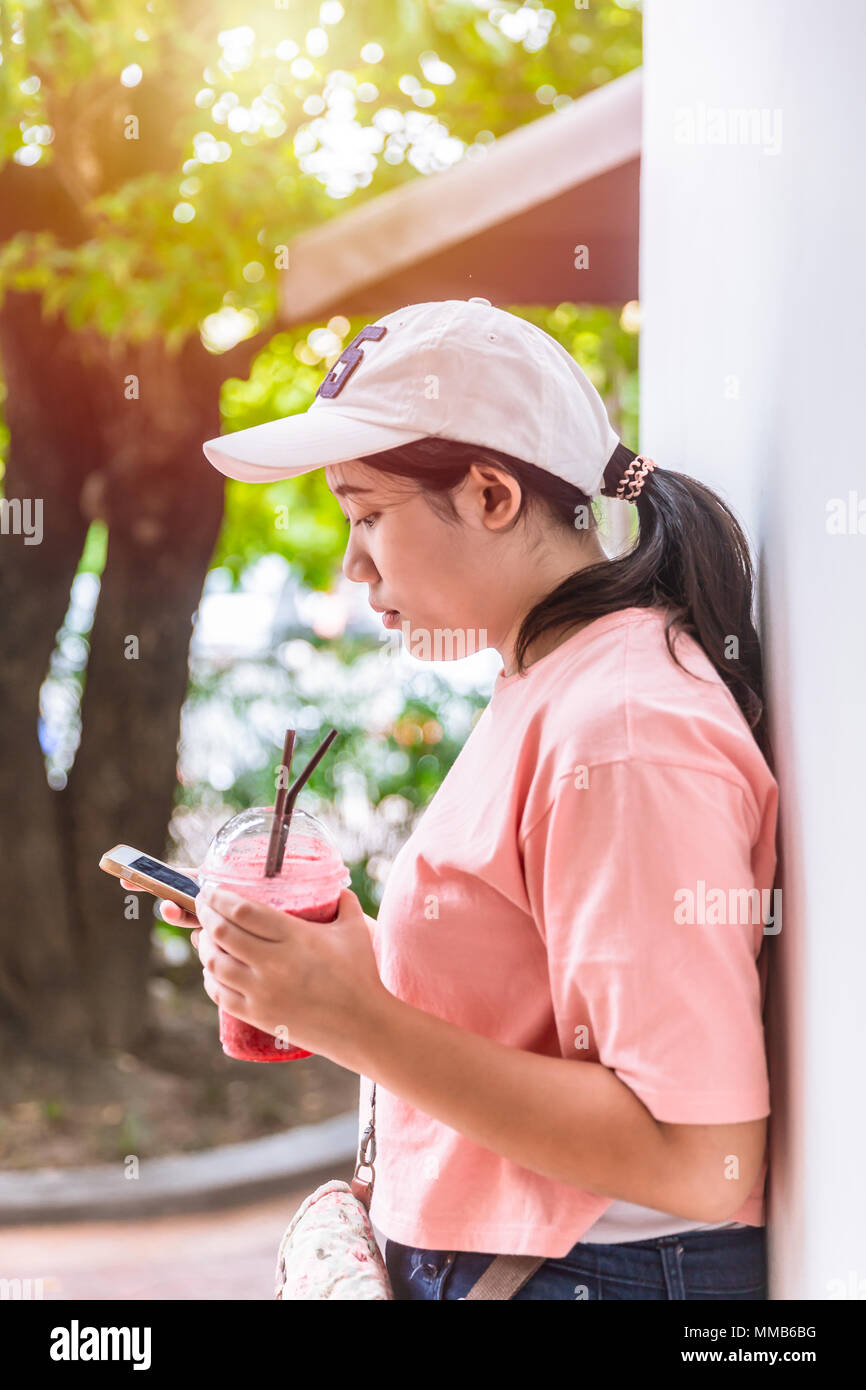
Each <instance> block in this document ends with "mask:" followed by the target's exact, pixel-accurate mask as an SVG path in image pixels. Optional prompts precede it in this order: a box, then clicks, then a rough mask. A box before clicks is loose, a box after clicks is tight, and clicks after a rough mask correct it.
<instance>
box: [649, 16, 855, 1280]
mask: <svg viewBox="0 0 866 1390" xmlns="http://www.w3.org/2000/svg"><path fill="white" fill-rule="evenodd" d="M645 19H646V22H645V30H644V33H645V55H644V76H645V87H644V152H643V166H642V189H641V296H640V297H641V309H642V330H641V333H642V337H641V448H642V449H643V450H645V451H646V452H647V453H649V454H651V455H652V456H653V457H654V458H655V459H656V462H657V463H658V464H659V465H660V466H661V467H665V466H667V467H668V468H674V469H678V470H680V471H682V472H684V473H689V474H692V475H693V476H695V477H697V478H700V479H701V481H703V482H705V483H706V484H708V485H709V486H710V487H712V488H714V489H715V490H716V491H718V492H719V493H720V494H721V496H722V497H723V498H724V499H725V501H726V502H728V503H729V505H731V506H732V507H733V509H734V510H735V512H736V513H737V514H738V516H739V517H740V519H741V521H742V522H743V523H744V524H745V526H746V529H747V531H748V532H749V535H750V538H751V541H752V544H753V550H754V552H755V555H756V558H757V561H758V566H759V604H760V607H759V628H760V632H761V637H762V641H763V646H764V659H765V666H766V671H767V677H768V681H769V692H770V707H771V722H772V736H773V741H774V744H775V747H776V755H777V760H778V765H777V769H776V772H777V776H778V778H779V782H780V787H781V798H782V814H781V834H780V845H781V864H782V878H781V886H782V897H783V925H782V930H781V933H780V934H779V936H777V937H770V936H768V937H766V938H765V947H769V949H770V951H771V955H772V961H771V979H770V986H769V988H770V992H771V997H770V1005H769V1012H768V1040H769V1047H770V1063H771V1084H772V1104H773V1115H772V1117H771V1151H770V1171H771V1176H770V1201H769V1213H768V1215H769V1227H770V1296H771V1298H774V1299H786V1298H795V1297H803V1298H809V1299H829V1298H839V1297H848V1298H852V1297H859V1298H861V1299H862V1298H866V1106H864V1094H866V1077H864V1068H866V792H864V789H866V617H864V597H866V445H864V437H863V435H864V430H863V401H864V395H866V322H864V317H866V308H864V306H866V252H864V240H866V238H864V225H866V191H864V179H863V139H864V130H866V82H864V79H863V74H862V63H863V51H864V39H866V6H864V5H863V4H862V0H825V3H824V4H823V5H821V6H819V7H815V6H813V5H807V4H805V3H803V0H797V2H796V3H791V0H725V3H724V4H720V3H719V0H647V4H646V16H645ZM858 524H859V530H858ZM707 1084H711V1078H707Z"/></svg>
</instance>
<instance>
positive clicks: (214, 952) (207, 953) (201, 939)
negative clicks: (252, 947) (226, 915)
mask: <svg viewBox="0 0 866 1390" xmlns="http://www.w3.org/2000/svg"><path fill="white" fill-rule="evenodd" d="M196 949H197V950H198V955H199V960H200V961H201V963H202V965H210V962H211V961H212V960H216V958H217V957H218V956H226V957H227V958H228V959H229V960H234V959H237V957H233V956H232V954H231V952H230V951H226V950H225V949H224V948H223V947H222V946H219V945H218V944H217V942H216V941H214V940H213V939H212V938H211V937H210V936H208V934H207V932H206V931H204V930H203V929H202V928H201V927H199V930H198V946H197V948H196ZM239 963H240V962H239ZM245 968H248V967H245Z"/></svg>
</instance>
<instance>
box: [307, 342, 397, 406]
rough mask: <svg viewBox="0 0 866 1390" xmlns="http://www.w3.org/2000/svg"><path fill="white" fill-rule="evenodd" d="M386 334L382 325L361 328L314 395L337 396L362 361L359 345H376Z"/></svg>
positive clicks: (362, 356) (362, 355)
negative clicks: (372, 343) (369, 343)
mask: <svg viewBox="0 0 866 1390" xmlns="http://www.w3.org/2000/svg"><path fill="white" fill-rule="evenodd" d="M387 332H388V329H387V328H386V326H385V324H384V323H368V324H367V326H366V328H362V329H361V331H360V333H356V334H355V336H354V338H353V339H352V341H351V343H347V344H346V346H345V347H344V348H343V351H342V352H341V353H340V356H339V357H338V358H337V360H336V362H335V363H334V365H333V367H332V368H331V370H330V371H329V372H328V375H327V376H326V377H325V379H324V381H323V382H322V384H321V385H320V387H319V389H318V391H317V392H316V395H317V396H327V397H328V398H330V397H331V396H338V395H339V394H340V392H341V391H342V389H343V387H344V386H345V384H346V382H347V381H348V380H349V377H350V376H351V375H352V373H353V372H354V370H355V368H356V367H357V365H358V363H359V362H363V360H364V354H363V352H362V351H361V348H360V346H359V344H361V343H363V342H374V343H378V341H379V339H380V338H384V336H385V334H386V333H387Z"/></svg>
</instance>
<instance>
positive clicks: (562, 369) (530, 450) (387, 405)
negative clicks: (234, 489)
mask: <svg viewBox="0 0 866 1390" xmlns="http://www.w3.org/2000/svg"><path fill="white" fill-rule="evenodd" d="M428 435H436V436H439V437H440V438H443V439H455V440H460V441H462V442H463V443H466V444H477V445H479V446H483V447H486V448H490V449H497V450H500V451H502V452H504V453H507V454H511V455H513V456H515V457H517V458H520V459H523V460H524V461H525V462H527V463H534V464H535V465H536V466H537V467H538V468H545V469H547V470H548V472H550V473H555V474H556V475H557V476H558V477H560V478H565V479H566V480H567V481H568V482H570V483H573V484H575V485H576V486H577V487H579V488H580V489H581V490H582V491H583V492H584V493H586V495H587V496H589V497H594V496H595V495H596V494H597V493H598V492H599V491H600V490H601V487H602V484H603V478H604V471H605V467H606V465H607V463H608V462H609V460H610V458H611V455H612V454H613V452H614V450H615V449H616V448H617V445H618V444H619V442H620V441H619V437H618V435H617V434H616V433H615V431H614V429H613V427H612V425H611V423H610V421H609V419H608V417H607V412H606V410H605V407H604V403H603V401H602V399H601V396H600V395H599V394H598V392H597V391H596V389H595V387H594V386H593V384H592V382H591V381H590V380H589V378H588V376H587V375H586V373H585V372H584V371H583V370H582V369H581V368H580V367H579V366H578V364H577V363H576V362H575V360H574V358H573V357H572V356H571V355H570V354H569V353H568V352H567V351H566V350H565V348H564V347H562V345H561V344H560V343H558V342H557V341H556V339H555V338H552V337H551V336H550V334H549V333H546V332H545V331H544V329H542V328H537V327H536V326H535V325H534V324H531V323H527V322H526V320H525V319H521V318H518V317H517V315H516V314H510V313H508V311H507V310H505V309H497V308H496V307H495V306H494V305H492V304H491V303H490V300H489V299H481V298H478V297H473V298H472V299H443V300H433V301H431V302H429V303H426V304H407V305H405V306H404V307H403V308H402V309H395V310H394V312H393V313H391V314H385V316H384V317H383V318H380V319H377V320H376V322H375V323H373V324H368V325H367V326H366V327H365V328H362V329H361V331H360V333H357V334H356V335H355V337H354V338H353V339H352V341H351V343H348V344H347V345H346V347H344V348H343V351H342V353H341V354H340V357H339V358H338V360H337V361H336V362H335V363H334V365H333V367H332V368H331V370H330V371H329V372H328V374H327V376H326V377H325V379H324V380H323V381H322V383H321V385H320V386H319V389H318V391H317V392H316V396H315V399H314V400H313V403H312V405H311V406H310V407H309V408H308V409H307V410H305V411H303V412H301V413H299V414H296V415H286V416H284V417H283V418H282V419H280V420H272V421H269V422H268V423H267V424H264V425H255V426H253V427H252V428H251V429H246V430H236V431H235V432H234V433H233V434H226V435H221V436H220V437H219V438H217V439H209V440H208V441H207V443H206V444H204V445H203V446H202V447H203V449H204V452H205V455H206V457H207V458H208V459H209V461H210V462H211V463H212V464H213V465H214V467H215V468H218V469H219V471H220V472H221V473H225V474H226V475H227V476H228V477H229V478H238V479H240V480H242V481H243V482H253V483H268V482H274V481H276V480H277V479H280V478H293V477H296V476H297V475H298V474H300V473H310V472H312V470H313V469H315V468H323V467H324V466H325V465H326V464H329V463H345V462H347V461H348V460H349V459H354V458H362V457H363V456H364V455H365V454H372V453H377V452H378V451H380V450H383V449H391V448H394V447H396V446H397V445H400V444H409V443H411V442H412V441H413V440H416V439H423V438H425V437H426V436H428Z"/></svg>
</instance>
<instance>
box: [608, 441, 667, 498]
mask: <svg viewBox="0 0 866 1390" xmlns="http://www.w3.org/2000/svg"><path fill="white" fill-rule="evenodd" d="M620 447H622V446H620ZM619 463H620V460H619V459H618V458H617V455H616V454H614V456H613V457H612V458H611V460H610V462H609V464H608V466H607V469H606V470H605V485H604V487H603V488H602V492H603V493H604V494H605V495H606V496H607V497H618V498H619V499H620V500H621V501H624V502H634V500H635V498H636V497H637V496H638V494H639V493H640V490H641V488H642V487H643V485H644V483H645V481H646V479H647V477H648V475H649V474H650V473H651V472H652V471H653V469H654V468H655V467H656V463H655V460H654V459H651V458H648V457H647V456H646V454H637V455H636V457H634V458H632V459H631V460H630V462H629V464H628V467H627V468H626V469H625V470H624V471H623V472H622V473H619V469H618V467H617V465H618V464H619ZM610 474H613V476H612V477H610Z"/></svg>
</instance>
